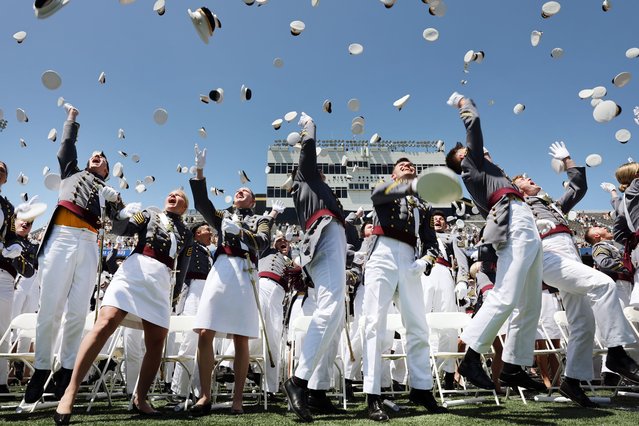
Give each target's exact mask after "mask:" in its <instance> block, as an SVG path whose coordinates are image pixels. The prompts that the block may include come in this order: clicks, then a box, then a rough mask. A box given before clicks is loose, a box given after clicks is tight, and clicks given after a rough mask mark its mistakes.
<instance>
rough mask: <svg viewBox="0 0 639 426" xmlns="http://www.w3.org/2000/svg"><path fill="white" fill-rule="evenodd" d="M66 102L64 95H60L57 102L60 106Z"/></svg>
mask: <svg viewBox="0 0 639 426" xmlns="http://www.w3.org/2000/svg"><path fill="white" fill-rule="evenodd" d="M64 102H65V99H64V98H63V97H62V96H60V97H59V98H58V101H57V104H58V106H59V107H61V106H62V105H64Z"/></svg>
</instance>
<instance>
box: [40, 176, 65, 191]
mask: <svg viewBox="0 0 639 426" xmlns="http://www.w3.org/2000/svg"><path fill="white" fill-rule="evenodd" d="M61 181H62V179H61V178H60V175H59V174H57V173H47V175H46V176H45V177H44V186H45V187H46V188H47V189H48V190H50V191H57V190H58V189H60V182H61Z"/></svg>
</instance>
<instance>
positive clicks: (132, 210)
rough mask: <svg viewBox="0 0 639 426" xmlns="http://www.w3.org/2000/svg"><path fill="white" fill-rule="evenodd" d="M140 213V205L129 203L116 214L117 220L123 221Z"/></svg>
mask: <svg viewBox="0 0 639 426" xmlns="http://www.w3.org/2000/svg"><path fill="white" fill-rule="evenodd" d="M141 211H142V204H141V203H129V204H127V205H126V206H124V208H123V209H122V210H120V211H119V212H118V219H120V220H124V219H128V218H130V217H133V215H134V214H136V213H139V212H141Z"/></svg>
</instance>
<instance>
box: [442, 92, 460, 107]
mask: <svg viewBox="0 0 639 426" xmlns="http://www.w3.org/2000/svg"><path fill="white" fill-rule="evenodd" d="M462 99H464V95H462V94H461V93H457V92H453V94H452V95H450V98H448V100H447V101H446V104H448V105H449V106H452V107H453V108H459V102H461V100H462Z"/></svg>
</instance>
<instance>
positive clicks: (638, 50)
mask: <svg viewBox="0 0 639 426" xmlns="http://www.w3.org/2000/svg"><path fill="white" fill-rule="evenodd" d="M637 57H639V47H631V48H630V49H628V50H626V58H628V59H634V58H637Z"/></svg>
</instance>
